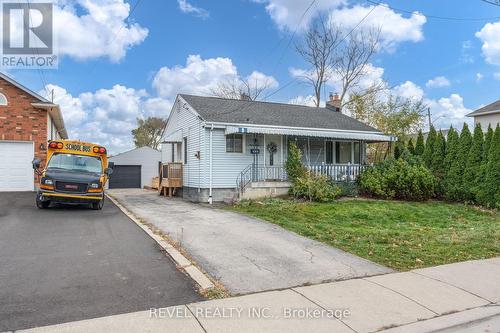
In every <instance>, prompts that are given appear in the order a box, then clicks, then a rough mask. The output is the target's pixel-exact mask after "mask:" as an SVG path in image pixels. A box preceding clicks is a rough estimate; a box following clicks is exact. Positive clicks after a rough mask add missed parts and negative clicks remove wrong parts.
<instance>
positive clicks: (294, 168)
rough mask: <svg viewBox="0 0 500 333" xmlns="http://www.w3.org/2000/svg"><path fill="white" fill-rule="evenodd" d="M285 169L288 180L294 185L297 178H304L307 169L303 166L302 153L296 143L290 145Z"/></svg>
mask: <svg viewBox="0 0 500 333" xmlns="http://www.w3.org/2000/svg"><path fill="white" fill-rule="evenodd" d="M285 169H286V173H287V175H288V179H289V180H290V181H291V182H292V183H293V182H294V181H295V180H296V179H297V178H300V177H304V176H305V175H306V173H307V169H306V167H305V166H304V164H302V152H301V151H300V149H299V148H298V147H297V145H296V144H295V142H292V143H290V147H289V148H288V158H287V160H286V162H285Z"/></svg>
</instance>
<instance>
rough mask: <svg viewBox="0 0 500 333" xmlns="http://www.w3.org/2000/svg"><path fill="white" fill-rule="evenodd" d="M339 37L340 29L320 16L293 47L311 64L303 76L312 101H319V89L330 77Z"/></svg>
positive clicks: (317, 103) (316, 102)
mask: <svg viewBox="0 0 500 333" xmlns="http://www.w3.org/2000/svg"><path fill="white" fill-rule="evenodd" d="M340 38H341V31H340V29H337V28H335V27H333V26H331V24H330V23H328V22H327V21H325V18H324V17H323V16H320V17H319V18H318V19H317V20H315V21H314V22H313V24H312V25H311V27H310V28H309V30H308V31H307V33H306V35H305V37H304V40H303V42H302V43H301V44H298V45H297V46H296V47H295V48H296V50H297V52H298V53H299V54H300V56H301V57H302V59H304V61H305V62H307V63H308V64H309V65H311V66H312V70H311V72H308V73H305V75H303V78H304V79H305V80H306V82H307V83H308V84H309V85H311V86H312V88H313V90H314V103H315V104H316V106H317V107H318V106H319V104H320V102H321V89H322V87H323V85H324V84H325V83H326V82H327V81H328V80H330V79H331V78H332V76H333V74H334V72H333V64H334V63H335V58H336V57H335V52H334V51H335V47H336V45H337V44H338V43H339V40H340Z"/></svg>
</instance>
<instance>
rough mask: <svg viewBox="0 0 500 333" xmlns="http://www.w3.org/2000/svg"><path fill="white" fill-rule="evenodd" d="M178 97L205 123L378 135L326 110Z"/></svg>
mask: <svg viewBox="0 0 500 333" xmlns="http://www.w3.org/2000/svg"><path fill="white" fill-rule="evenodd" d="M180 96H181V97H182V98H183V99H184V100H185V101H186V102H187V103H189V105H191V106H192V107H193V108H194V109H195V110H196V112H198V114H199V115H200V116H201V117H202V118H203V120H205V121H209V122H210V121H213V122H221V123H233V124H234V123H236V124H252V125H274V126H289V127H299V128H321V129H340V130H353V131H369V132H380V131H379V130H377V129H375V128H373V127H371V126H368V125H366V124H364V123H362V122H360V121H358V120H356V119H354V118H351V117H349V116H346V115H345V114H342V113H340V112H335V111H332V110H329V109H326V108H316V107H310V106H303V105H294V104H283V103H270V102H256V101H245V100H237V99H225V98H218V97H202V96H193V95H185V94H181V95H180Z"/></svg>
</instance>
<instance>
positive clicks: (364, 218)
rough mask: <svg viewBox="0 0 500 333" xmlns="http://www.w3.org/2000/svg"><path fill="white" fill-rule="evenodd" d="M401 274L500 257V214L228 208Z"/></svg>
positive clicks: (270, 203) (369, 206)
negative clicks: (416, 269)
mask: <svg viewBox="0 0 500 333" xmlns="http://www.w3.org/2000/svg"><path fill="white" fill-rule="evenodd" d="M227 209H229V210H234V211H237V212H240V213H243V214H247V215H251V216H255V217H258V218H261V219H263V220H267V221H269V222H272V223H275V224H277V225H280V226H282V227H283V228H285V229H288V230H291V231H294V232H296V233H298V234H300V235H302V236H305V237H309V238H312V239H315V240H318V241H320V242H323V243H326V244H329V245H331V246H334V247H337V248H340V249H343V250H345V251H347V252H351V253H353V254H356V255H358V256H360V257H363V258H366V259H369V260H371V261H374V262H377V263H379V264H382V265H384V266H388V267H391V268H394V269H396V270H410V269H414V268H421V267H427V266H435V265H441V264H447V263H452V262H457V261H464V260H471V259H483V258H490V257H495V256H500V214H499V213H498V211H487V210H480V209H478V208H475V207H470V206H469V207H468V206H464V205H460V204H447V203H442V202H426V203H414V202H399V201H382V200H364V199H360V200H354V199H353V200H341V201H337V202H335V203H329V204H321V203H303V202H294V201H285V200H278V199H269V200H265V201H264V202H262V203H259V202H243V203H241V204H239V205H236V206H228V208H227Z"/></svg>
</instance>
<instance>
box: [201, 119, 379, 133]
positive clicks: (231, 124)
mask: <svg viewBox="0 0 500 333" xmlns="http://www.w3.org/2000/svg"><path fill="white" fill-rule="evenodd" d="M205 123H206V124H210V125H211V126H213V127H214V128H226V126H237V127H265V128H283V129H291V130H306V131H318V132H345V133H369V134H378V135H383V133H382V132H380V131H359V130H344V129H331V128H317V127H294V126H280V125H259V124H244V123H222V122H216V121H206V122H205Z"/></svg>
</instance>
